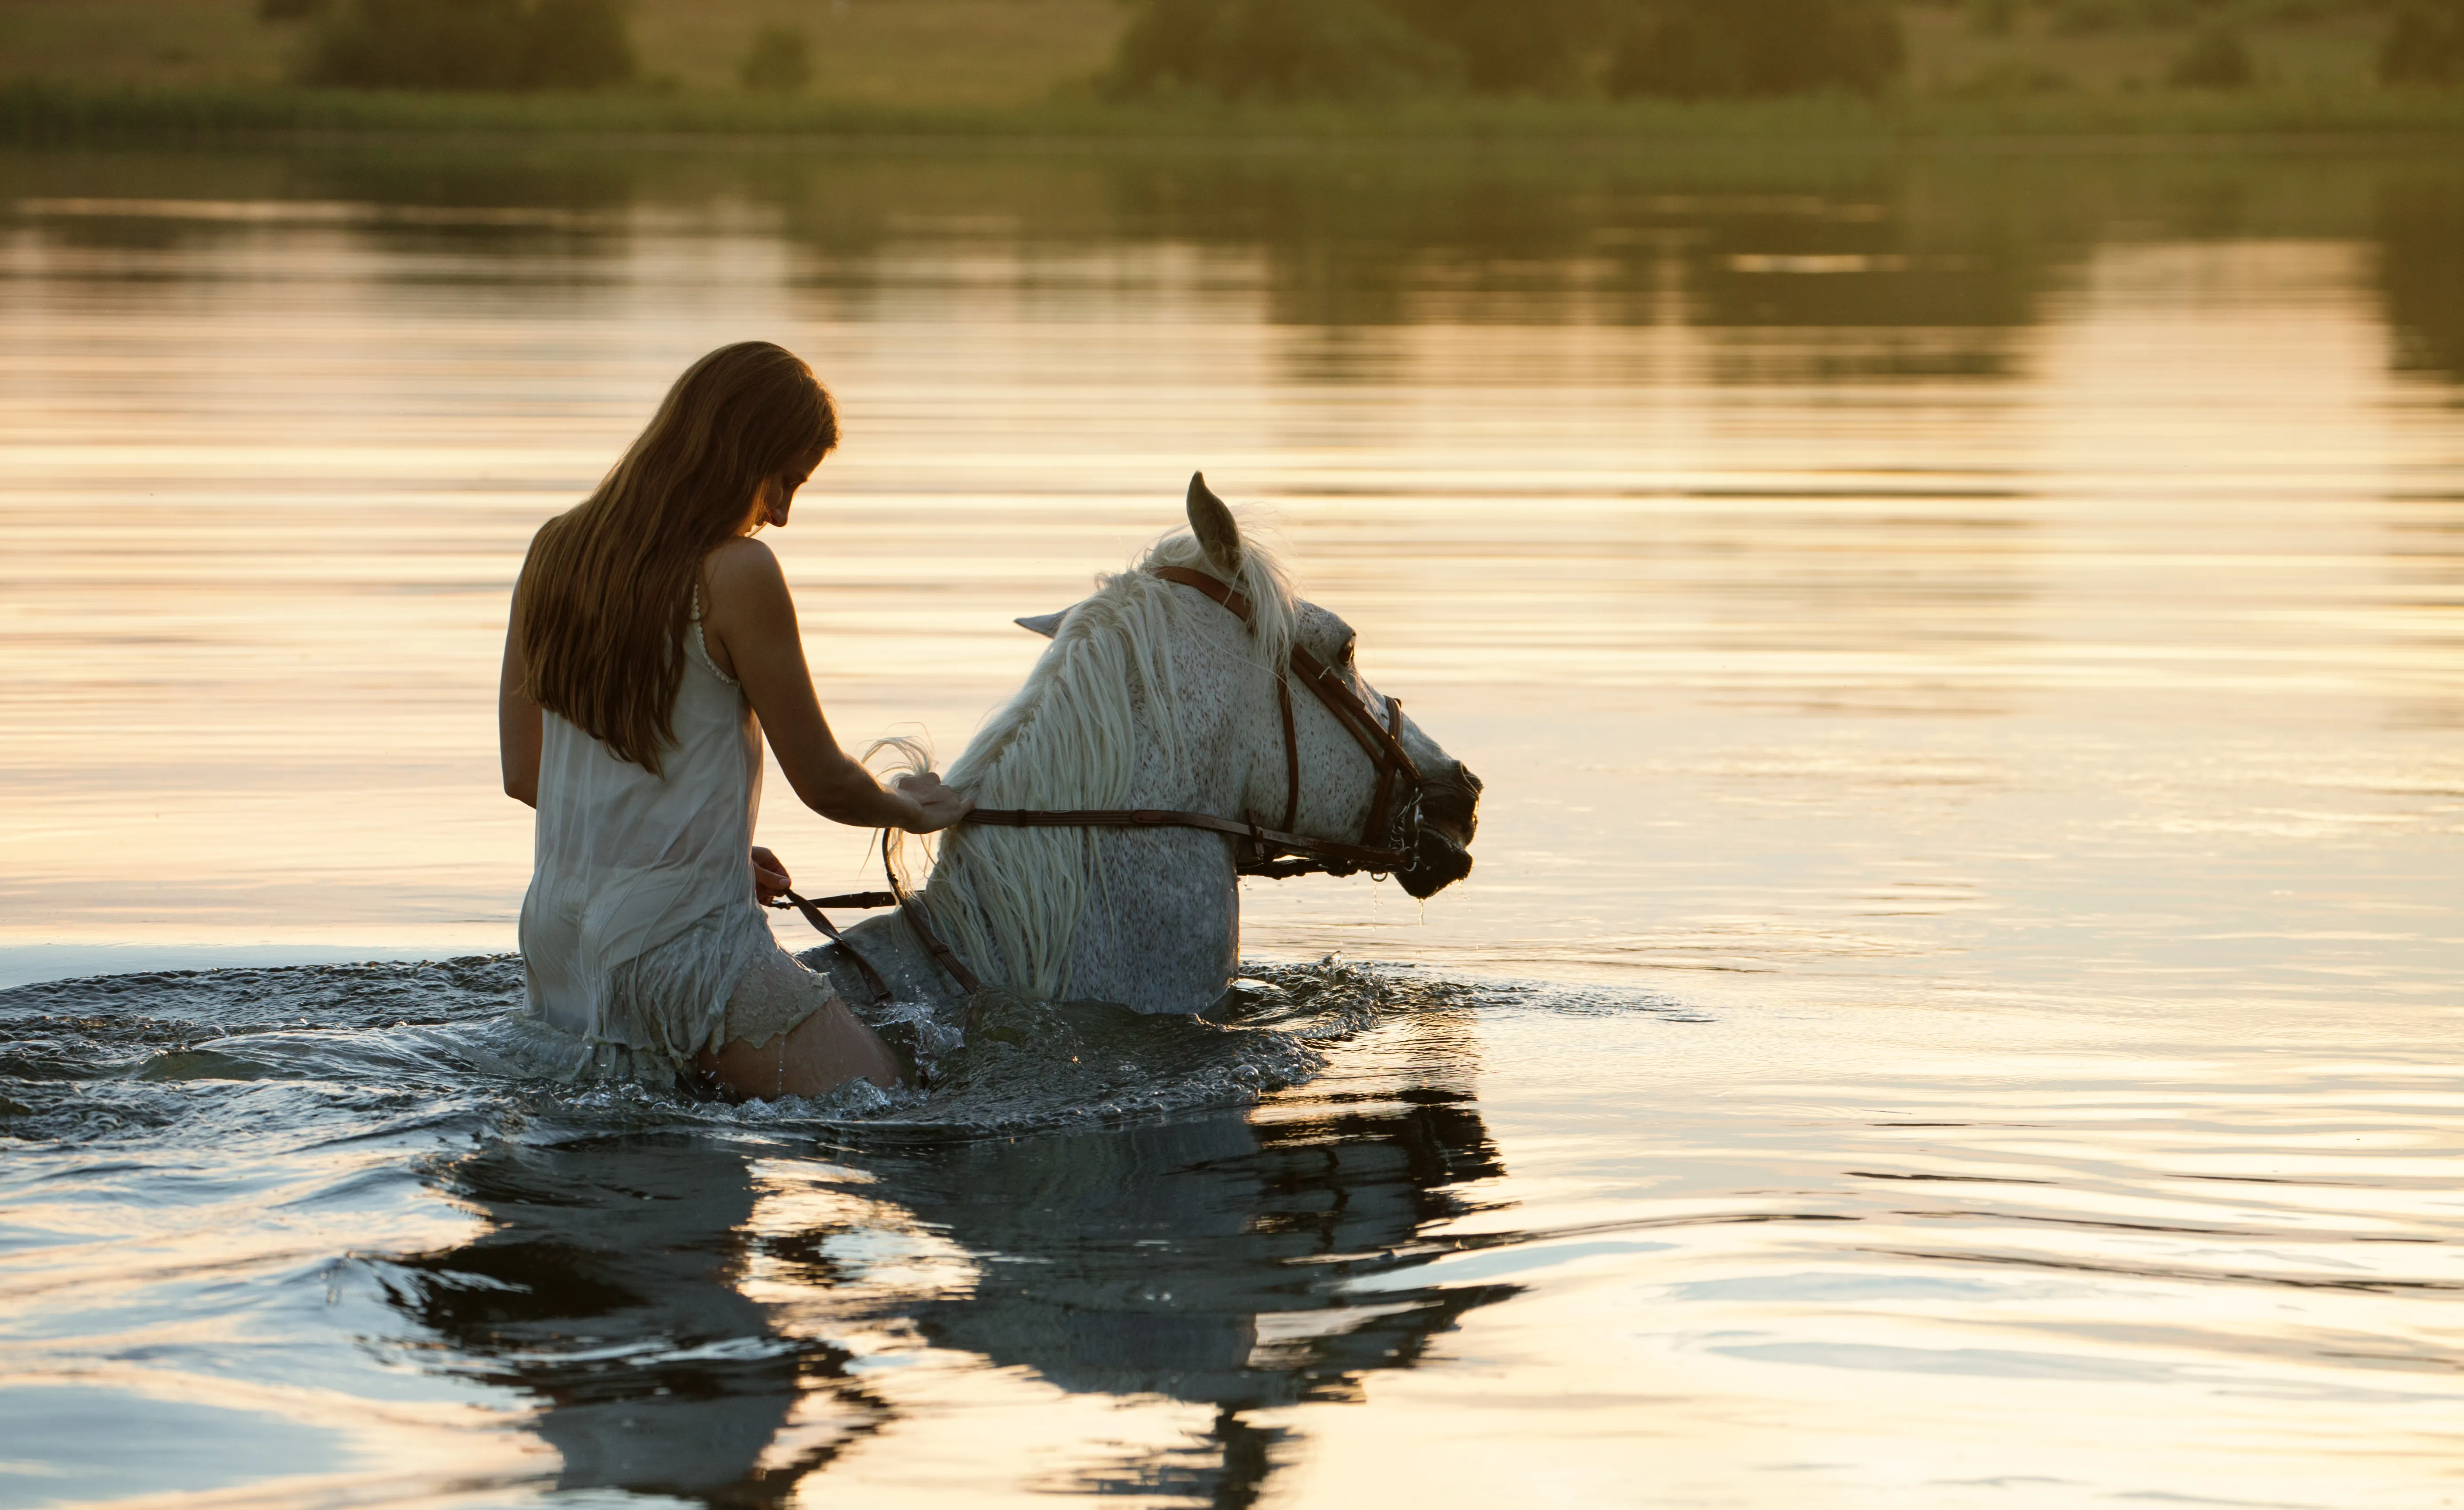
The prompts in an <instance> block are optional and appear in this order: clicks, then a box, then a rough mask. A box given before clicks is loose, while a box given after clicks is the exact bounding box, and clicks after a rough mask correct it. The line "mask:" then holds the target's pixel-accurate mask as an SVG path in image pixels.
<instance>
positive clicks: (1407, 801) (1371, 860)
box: [771, 566, 1427, 1002]
mask: <svg viewBox="0 0 2464 1510" xmlns="http://www.w3.org/2000/svg"><path fill="white" fill-rule="evenodd" d="M1152 569H1153V572H1154V574H1155V576H1158V577H1161V578H1162V579H1164V580H1165V581H1166V582H1176V583H1178V584H1179V585H1180V586H1182V587H1184V588H1197V589H1198V590H1199V591H1200V592H1203V593H1205V594H1206V595H1207V596H1208V597H1210V598H1213V599H1214V600H1215V601H1216V602H1218V603H1221V605H1223V607H1224V608H1225V609H1227V610H1229V611H1231V613H1232V615H1233V616H1234V617H1235V618H1238V619H1239V620H1240V621H1241V622H1242V623H1243V624H1246V625H1248V626H1249V628H1250V630H1251V632H1252V633H1254V632H1255V631H1256V629H1257V615H1256V613H1255V612H1254V611H1252V610H1251V608H1250V606H1249V600H1248V598H1247V597H1246V596H1245V595H1244V594H1243V593H1242V592H1241V591H1240V590H1239V589H1238V588H1234V587H1232V586H1231V585H1230V584H1229V583H1226V582H1224V581H1223V580H1222V579H1221V578H1220V577H1216V576H1212V575H1210V574H1208V573H1206V572H1203V571H1198V570H1195V569H1193V568H1191V567H1188V566H1156V567H1154V568H1152ZM1294 678H1298V679H1299V681H1300V684H1301V685H1302V686H1304V687H1307V688H1308V689H1309V691H1310V692H1311V693H1312V694H1314V695H1315V696H1316V698H1317V700H1318V701H1319V702H1321V703H1323V704H1324V705H1325V707H1326V710H1327V711H1328V712H1329V713H1331V714H1333V715H1334V722H1337V723H1340V724H1342V725H1343V728H1344V732H1346V733H1348V734H1350V735H1351V736H1352V738H1353V742H1354V743H1356V744H1359V746H1360V748H1361V750H1362V751H1363V753H1365V754H1367V755H1368V757H1369V764H1370V766H1371V767H1372V768H1373V769H1375V771H1376V773H1377V788H1376V791H1375V793H1374V794H1373V795H1372V796H1371V798H1370V800H1369V815H1368V817H1367V818H1366V819H1365V820H1364V821H1363V822H1362V824H1361V826H1360V842H1359V843H1357V844H1345V843H1342V842H1340V841H1338V840H1334V839H1317V838H1311V837H1309V835H1308V834H1305V833H1293V832H1292V825H1293V823H1294V822H1296V821H1298V819H1299V817H1300V808H1301V743H1300V733H1299V730H1298V729H1297V728H1295V727H1294V725H1293V722H1292V681H1293V679H1294ZM1275 702H1276V706H1277V708H1278V710H1279V711H1280V712H1281V713H1282V714H1283V723H1284V816H1283V823H1282V825H1281V826H1280V827H1277V828H1272V829H1270V828H1267V827H1266V826H1265V825H1264V824H1262V823H1260V822H1258V821H1257V820H1256V819H1254V818H1250V817H1246V816H1243V817H1242V818H1240V819H1232V818H1219V817H1217V816H1215V815H1214V814H1213V813H1209V812H1179V811H1171V810H1168V809H1159V808H1133V809H1097V808H978V809H976V810H975V811H971V812H969V813H968V814H967V815H966V817H965V818H964V819H962V820H960V821H962V822H966V823H980V824H983V825H985V826H986V827H988V828H996V829H1199V830H1203V831H1205V832H1207V833H1222V834H1228V835H1230V836H1232V837H1233V838H1236V839H1241V840H1243V841H1244V842H1243V845H1242V846H1241V857H1240V859H1239V861H1238V862H1237V869H1238V871H1239V873H1240V874H1241V875H1243V876H1263V877H1272V878H1274V879H1278V880H1281V879H1284V878H1286V877H1293V876H1313V875H1326V876H1351V875H1355V874H1357V873H1358V872H1361V871H1371V872H1374V873H1377V874H1381V875H1399V874H1401V873H1403V872H1406V871H1409V870H1410V869H1412V867H1413V866H1414V865H1415V864H1417V863H1419V842H1420V832H1419V831H1420V798H1421V794H1422V792H1423V790H1424V789H1425V788H1426V785H1427V784H1426V783H1425V782H1424V781H1423V780H1422V778H1421V776H1420V768H1419V766H1416V765H1414V764H1413V763H1412V757H1411V755H1410V754H1409V753H1407V752H1406V751H1405V750H1404V748H1403V704H1402V701H1401V699H1397V698H1391V697H1390V698H1388V699H1386V708H1385V717H1384V718H1382V719H1381V718H1379V717H1378V715H1377V713H1376V712H1375V710H1373V709H1372V708H1371V707H1370V705H1369V702H1368V700H1367V699H1364V698H1362V697H1361V695H1360V694H1359V693H1358V692H1356V691H1354V690H1353V687H1352V685H1351V684H1350V683H1349V682H1347V681H1345V680H1344V678H1343V677H1342V675H1341V673H1339V672H1338V671H1336V670H1335V668H1333V667H1332V666H1330V665H1328V664H1327V663H1326V662H1324V661H1322V660H1320V659H1318V658H1317V657H1316V656H1315V655H1310V654H1309V652H1308V651H1306V650H1304V649H1302V648H1301V647H1300V646H1299V645H1297V644H1296V645H1294V646H1293V647H1292V648H1291V655H1290V656H1289V657H1288V663H1287V665H1286V666H1285V667H1283V668H1281V669H1279V670H1278V671H1277V672H1276V674H1275ZM1398 803H1399V806H1398ZM1398 812H1399V814H1400V816H1401V819H1402V821H1401V823H1399V824H1397V823H1396V822H1394V821H1393V820H1394V819H1395V818H1396V816H1397V813H1398ZM1397 829H1399V830H1400V831H1401V833H1400V840H1399V843H1398V844H1397V845H1396V846H1395V847H1392V848H1390V847H1388V845H1387V843H1386V841H1387V840H1388V839H1389V837H1390V836H1393V835H1394V834H1395V833H1396V831H1397ZM886 834H887V831H885V837H886ZM882 868H883V870H885V871H887V872H888V873H889V876H890V890H889V891H887V892H857V893H854V894H852V895H849V896H846V897H825V898H823V899H821V902H822V903H824V904H831V905H837V906H847V907H883V906H891V905H893V904H894V905H895V906H897V908H898V909H899V911H900V913H901V914H902V915H904V916H905V918H906V919H907V923H908V926H909V927H911V928H913V930H914V932H915V936H916V938H917V939H919V940H920V941H922V943H923V944H924V946H925V948H926V949H928V950H930V951H931V953H932V955H933V957H934V958H935V960H938V961H939V962H940V965H941V967H942V968H943V969H945V970H947V971H949V972H950V978H951V979H952V980H955V981H957V983H958V986H959V988H961V989H963V990H965V991H967V992H968V993H970V994H974V993H976V992H979V991H981V990H982V989H983V982H982V981H981V980H980V979H979V978H978V977H977V976H976V974H975V972H974V971H972V970H970V969H968V968H967V966H966V964H965V962H963V961H961V960H960V959H959V958H958V956H957V953H956V952H955V951H953V950H952V949H951V948H950V946H949V945H948V944H943V943H942V942H941V940H940V939H939V938H938V937H937V936H936V935H935V933H934V932H933V929H932V925H931V924H930V922H927V920H926V919H925V916H924V909H923V908H922V907H920V906H918V905H916V902H915V899H914V898H913V897H912V896H910V895H909V894H908V891H907V888H906V886H905V884H904V883H902V882H901V881H900V880H899V878H898V873H897V871H896V870H895V869H894V868H892V867H891V864H890V846H889V845H888V844H887V843H886V842H885V843H884V844H883V846H882ZM771 905H772V906H793V907H795V908H796V909H797V910H798V911H800V912H802V913H803V915H804V917H805V918H806V919H807V920H808V921H809V922H811V923H812V924H813V926H814V927H816V928H819V929H820V930H821V931H822V932H824V933H825V934H827V935H828V936H829V937H830V938H832V939H833V940H836V941H837V942H838V943H839V944H841V945H842V946H843V947H845V948H846V949H847V954H848V956H849V957H850V958H851V959H852V960H853V961H854V962H855V966H856V968H857V970H858V971H859V972H860V973H861V974H862V975H863V976H864V979H865V984H866V986H867V987H868V988H869V989H870V990H871V991H872V993H873V996H874V998H875V999H876V1000H879V1001H882V1002H888V1001H889V1000H890V999H891V995H890V988H889V987H888V986H887V985H886V984H884V983H883V981H882V979H881V977H880V976H879V975H878V974H877V973H876V972H875V971H874V969H873V967H872V966H870V965H869V964H867V963H866V961H865V959H864V957H863V956H862V955H860V954H857V953H856V951H855V949H854V947H853V946H852V945H849V944H847V941H846V939H845V937H844V936H843V935H841V934H840V932H839V930H838V929H837V928H835V927H833V926H831V924H830V922H829V920H828V919H826V918H825V917H823V916H822V914H821V912H820V911H819V909H818V907H817V905H816V904H815V903H814V902H811V901H807V900H805V899H803V898H802V897H798V896H797V895H796V894H795V893H793V892H788V893H786V894H785V899H784V900H783V901H779V902H773V903H771Z"/></svg>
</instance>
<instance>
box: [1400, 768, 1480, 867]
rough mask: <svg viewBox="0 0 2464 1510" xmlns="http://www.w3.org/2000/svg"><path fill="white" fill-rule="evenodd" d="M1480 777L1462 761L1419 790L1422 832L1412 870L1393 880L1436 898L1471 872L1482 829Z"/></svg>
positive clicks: (1414, 855) (1415, 851)
mask: <svg viewBox="0 0 2464 1510" xmlns="http://www.w3.org/2000/svg"><path fill="white" fill-rule="evenodd" d="M1479 809H1480V778H1479V777H1477V776H1475V775H1473V774H1472V773H1471V771H1470V770H1469V768H1467V767H1465V766H1462V765H1460V764H1458V765H1457V766H1455V767H1454V768H1453V769H1452V770H1449V771H1446V772H1444V773H1443V774H1441V775H1440V776H1438V777H1436V778H1435V779H1433V780H1431V781H1430V782H1429V784H1428V785H1427V786H1426V787H1425V788H1422V789H1421V792H1420V836H1419V844H1418V846H1417V847H1416V848H1415V849H1414V850H1413V860H1412V868H1411V869H1410V870H1407V871H1405V872H1403V873H1402V874H1401V875H1399V876H1397V877H1395V878H1396V879H1397V880H1398V881H1400V882H1402V885H1403V890H1404V891H1406V892H1408V893H1410V894H1411V895H1412V896H1414V897H1434V896H1436V895H1437V894H1438V893H1439V892H1441V891H1443V890H1444V889H1445V888H1447V887H1449V886H1451V885H1453V884H1454V883H1455V882H1457V881H1459V880H1461V879H1463V877H1466V876H1468V875H1470V874H1471V837H1472V835H1473V834H1474V833H1477V832H1479V829H1480V813H1479Z"/></svg>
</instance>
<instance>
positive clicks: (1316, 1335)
mask: <svg viewBox="0 0 2464 1510" xmlns="http://www.w3.org/2000/svg"><path fill="white" fill-rule="evenodd" d="M866 1162H867V1163H869V1165H871V1166H872V1167H873V1169H874V1171H875V1172H876V1174H878V1175H879V1176H880V1177H881V1180H882V1184H883V1186H886V1187H888V1188H893V1189H895V1190H897V1191H898V1195H899V1199H900V1201H901V1202H902V1204H904V1205H906V1206H907V1207H908V1208H909V1209H910V1210H913V1212H914V1213H915V1214H916V1215H917V1216H918V1217H920V1218H921V1219H923V1220H924V1221H925V1222H927V1223H930V1224H933V1225H934V1226H936V1227H939V1228H941V1229H942V1230H944V1231H946V1232H948V1233H949V1234H950V1235H951V1236H952V1237H953V1238H955V1239H957V1241H958V1242H960V1243H962V1244H964V1245H965V1246H966V1247H967V1248H968V1249H970V1250H971V1251H973V1252H974V1253H975V1254H976V1255H977V1263H978V1268H979V1277H978V1280H977V1283H976V1285H975V1287H974V1290H973V1293H972V1294H969V1295H966V1296H964V1297H958V1298H948V1299H930V1300H926V1301H924V1302H923V1303H921V1304H919V1305H914V1306H910V1307H907V1308H906V1311H907V1314H908V1315H910V1316H912V1317H913V1319H914V1320H915V1321H916V1322H917V1323H918V1324H919V1325H920V1326H921V1327H922V1329H923V1331H924V1333H925V1335H926V1336H927V1337H928V1338H930V1339H931V1340H932V1341H933V1342H934V1343H936V1344H938V1345H941V1346H945V1347H954V1348H961V1349H964V1350H966V1351H968V1352H972V1353H977V1354H979V1355H981V1356H982V1357H984V1358H986V1359H988V1360H990V1361H991V1362H993V1363H995V1364H999V1365H1004V1366H1010V1365H1023V1366H1027V1367H1029V1368H1032V1369H1034V1370H1035V1371H1036V1372H1038V1373H1040V1374H1041V1375H1043V1376H1044V1377H1045V1379H1047V1380H1049V1381H1051V1382H1052V1383H1054V1384H1056V1385H1059V1386H1061V1387H1062V1388H1067V1389H1071V1390H1078V1391H1085V1392H1095V1393H1103V1394H1111V1395H1162V1396H1166V1397H1169V1398H1171V1399H1175V1400H1180V1401H1186V1402H1190V1403H1194V1404H1202V1405H1210V1406H1213V1407H1215V1408H1216V1411H1217V1413H1216V1417H1215V1424H1214V1427H1213V1429H1212V1432H1211V1433H1210V1437H1211V1439H1210V1440H1209V1441H1207V1442H1206V1443H1203V1444H1199V1447H1198V1449H1197V1450H1196V1451H1194V1452H1191V1453H1181V1454H1164V1455H1162V1456H1159V1457H1139V1458H1133V1459H1130V1460H1125V1461H1123V1462H1120V1463H1116V1464H1111V1465H1107V1466H1099V1467H1096V1468H1093V1469H1090V1470H1088V1471H1086V1472H1085V1473H1083V1474H1082V1475H1080V1476H1079V1477H1076V1478H1075V1479H1073V1480H1071V1481H1070V1482H1068V1483H1066V1484H1056V1485H1050V1486H1047V1487H1053V1488H1065V1489H1078V1490H1082V1491H1088V1492H1103V1491H1112V1492H1122V1491H1130V1492H1136V1493H1142V1494H1147V1495H1160V1496H1163V1497H1166V1498H1174V1497H1182V1496H1185V1497H1189V1498H1195V1499H1199V1500H1201V1501H1211V1502H1214V1503H1218V1504H1243V1503H1246V1502H1248V1500H1249V1499H1252V1498H1254V1496H1255V1494H1256V1492H1257V1488H1258V1485H1259V1484H1260V1482H1262V1481H1263V1479H1264V1478H1265V1475H1266V1473H1267V1472H1268V1471H1269V1469H1270V1468H1271V1466H1272V1463H1273V1460H1274V1457H1275V1453H1274V1451H1273V1449H1274V1446H1275V1444H1276V1442H1277V1441H1278V1440H1279V1439H1280V1438H1281V1436H1282V1434H1283V1433H1282V1432H1280V1431H1278V1430H1276V1429H1274V1428H1269V1427H1260V1426H1256V1425H1253V1424H1251V1423H1249V1422H1247V1421H1245V1420H1243V1413H1244V1412H1247V1411H1250V1410H1259V1409H1264V1408H1271V1407H1276V1406H1283V1405H1290V1404H1295V1403H1299V1402H1303V1401H1316V1400H1340V1399H1353V1398H1356V1397H1357V1396H1358V1394H1359V1392H1360V1379H1361V1376H1362V1375H1363V1374H1365V1373H1367V1372H1370V1371H1372V1370H1375V1369H1383V1368H1402V1367H1409V1366H1411V1365H1412V1364H1413V1363H1414V1362H1416V1361H1417V1360H1418V1359H1419V1356H1420V1355H1421V1353H1422V1351H1423V1350H1424V1349H1425V1348H1426V1346H1427V1345H1428V1343H1429V1340H1430V1339H1431V1338H1432V1337H1433V1336H1435V1335H1436V1334H1438V1333H1440V1332H1441V1331H1444V1330H1446V1329H1448V1328H1449V1327H1451V1326H1452V1325H1453V1323H1454V1321H1455V1319H1456V1318H1457V1317H1458V1316H1460V1315H1461V1314H1462V1313H1463V1312H1464V1311H1466V1310H1469V1309H1471V1308H1472V1307H1474V1306H1477V1305H1482V1304H1485V1303H1487V1302H1489V1301H1492V1300H1496V1299H1504V1298H1505V1297H1506V1296H1507V1295H1509V1294H1511V1293H1512V1290H1511V1288H1510V1287H1507V1286H1484V1287H1474V1288H1462V1289H1444V1290H1440V1289H1434V1288H1428V1287H1424V1286H1418V1285H1415V1284H1413V1283H1412V1282H1411V1279H1410V1276H1409V1271H1410V1270H1411V1269H1413V1268H1416V1267H1418V1266H1419V1265H1420V1264H1423V1263H1425V1262H1427V1260H1428V1259H1429V1258H1430V1257H1432V1256H1434V1255H1435V1250H1433V1249H1430V1248H1421V1249H1419V1250H1418V1251H1415V1250H1414V1248H1413V1245H1414V1243H1415V1241H1416V1239H1417V1238H1418V1236H1419V1233H1420V1232H1422V1231H1423V1230H1424V1228H1425V1226H1426V1224H1428V1223H1429V1222H1431V1221H1433V1220H1436V1219H1439V1218H1442V1217H1446V1216H1451V1215H1454V1214H1457V1213H1459V1212H1461V1211H1462V1210H1465V1209H1466V1198H1465V1196H1464V1194H1463V1192H1462V1191H1461V1190H1460V1189H1459V1187H1461V1186H1463V1184H1465V1183H1466V1182H1469V1181H1474V1180H1479V1179H1484V1178H1487V1177H1491V1176H1494V1175H1497V1174H1499V1173H1501V1172H1502V1167H1501V1166H1500V1165H1499V1163H1498V1159H1497V1154H1496V1150H1495V1148H1494V1147H1493V1145H1492V1144H1490V1142H1489V1140H1488V1136H1487V1132H1486V1129H1485V1127H1484V1126H1483V1125H1482V1123H1481V1121H1480V1117H1479V1114H1478V1113H1477V1111H1475V1110H1474V1109H1473V1107H1472V1105H1471V1104H1470V1101H1469V1099H1468V1098H1467V1097H1465V1096H1463V1095H1461V1094H1460V1093H1456V1092H1451V1091H1445V1090H1441V1089H1434V1088H1421V1089H1419V1090H1415V1091H1411V1092H1406V1093H1402V1094H1401V1095H1400V1096H1399V1097H1398V1098H1397V1099H1391V1100H1385V1101H1381V1102H1378V1103H1365V1102H1364V1103H1354V1104H1353V1105H1352V1106H1350V1107H1344V1106H1342V1105H1340V1104H1337V1105H1335V1106H1333V1107H1331V1108H1324V1107H1322V1108H1321V1109H1319V1110H1317V1111H1315V1112H1313V1113H1310V1114H1307V1115H1301V1116H1297V1117H1291V1116H1287V1117H1281V1118H1277V1117H1273V1116H1271V1115H1270V1114H1269V1115H1262V1116H1260V1117H1258V1118H1254V1119H1253V1118H1244V1117H1241V1116H1237V1115H1233V1116H1223V1117H1219V1118H1214V1119H1210V1120H1206V1121H1194V1122H1177V1123H1172V1124H1167V1125H1162V1126H1153V1127H1141V1128H1131V1129H1125V1130H1113V1131H1103V1132H1087V1133H1077V1134H1069V1135H1062V1136H1049V1137H1043V1138H1036V1139H1022V1140H1020V1141H1018V1142H1016V1143H981V1144H967V1145H964V1146H961V1147H957V1148H942V1149H937V1150H931V1151H929V1152H928V1151H917V1152H915V1153H913V1154H904V1155H898V1156H894V1157H889V1158H884V1157H881V1156H875V1157H873V1158H871V1159H869V1160H867V1161H866Z"/></svg>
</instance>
